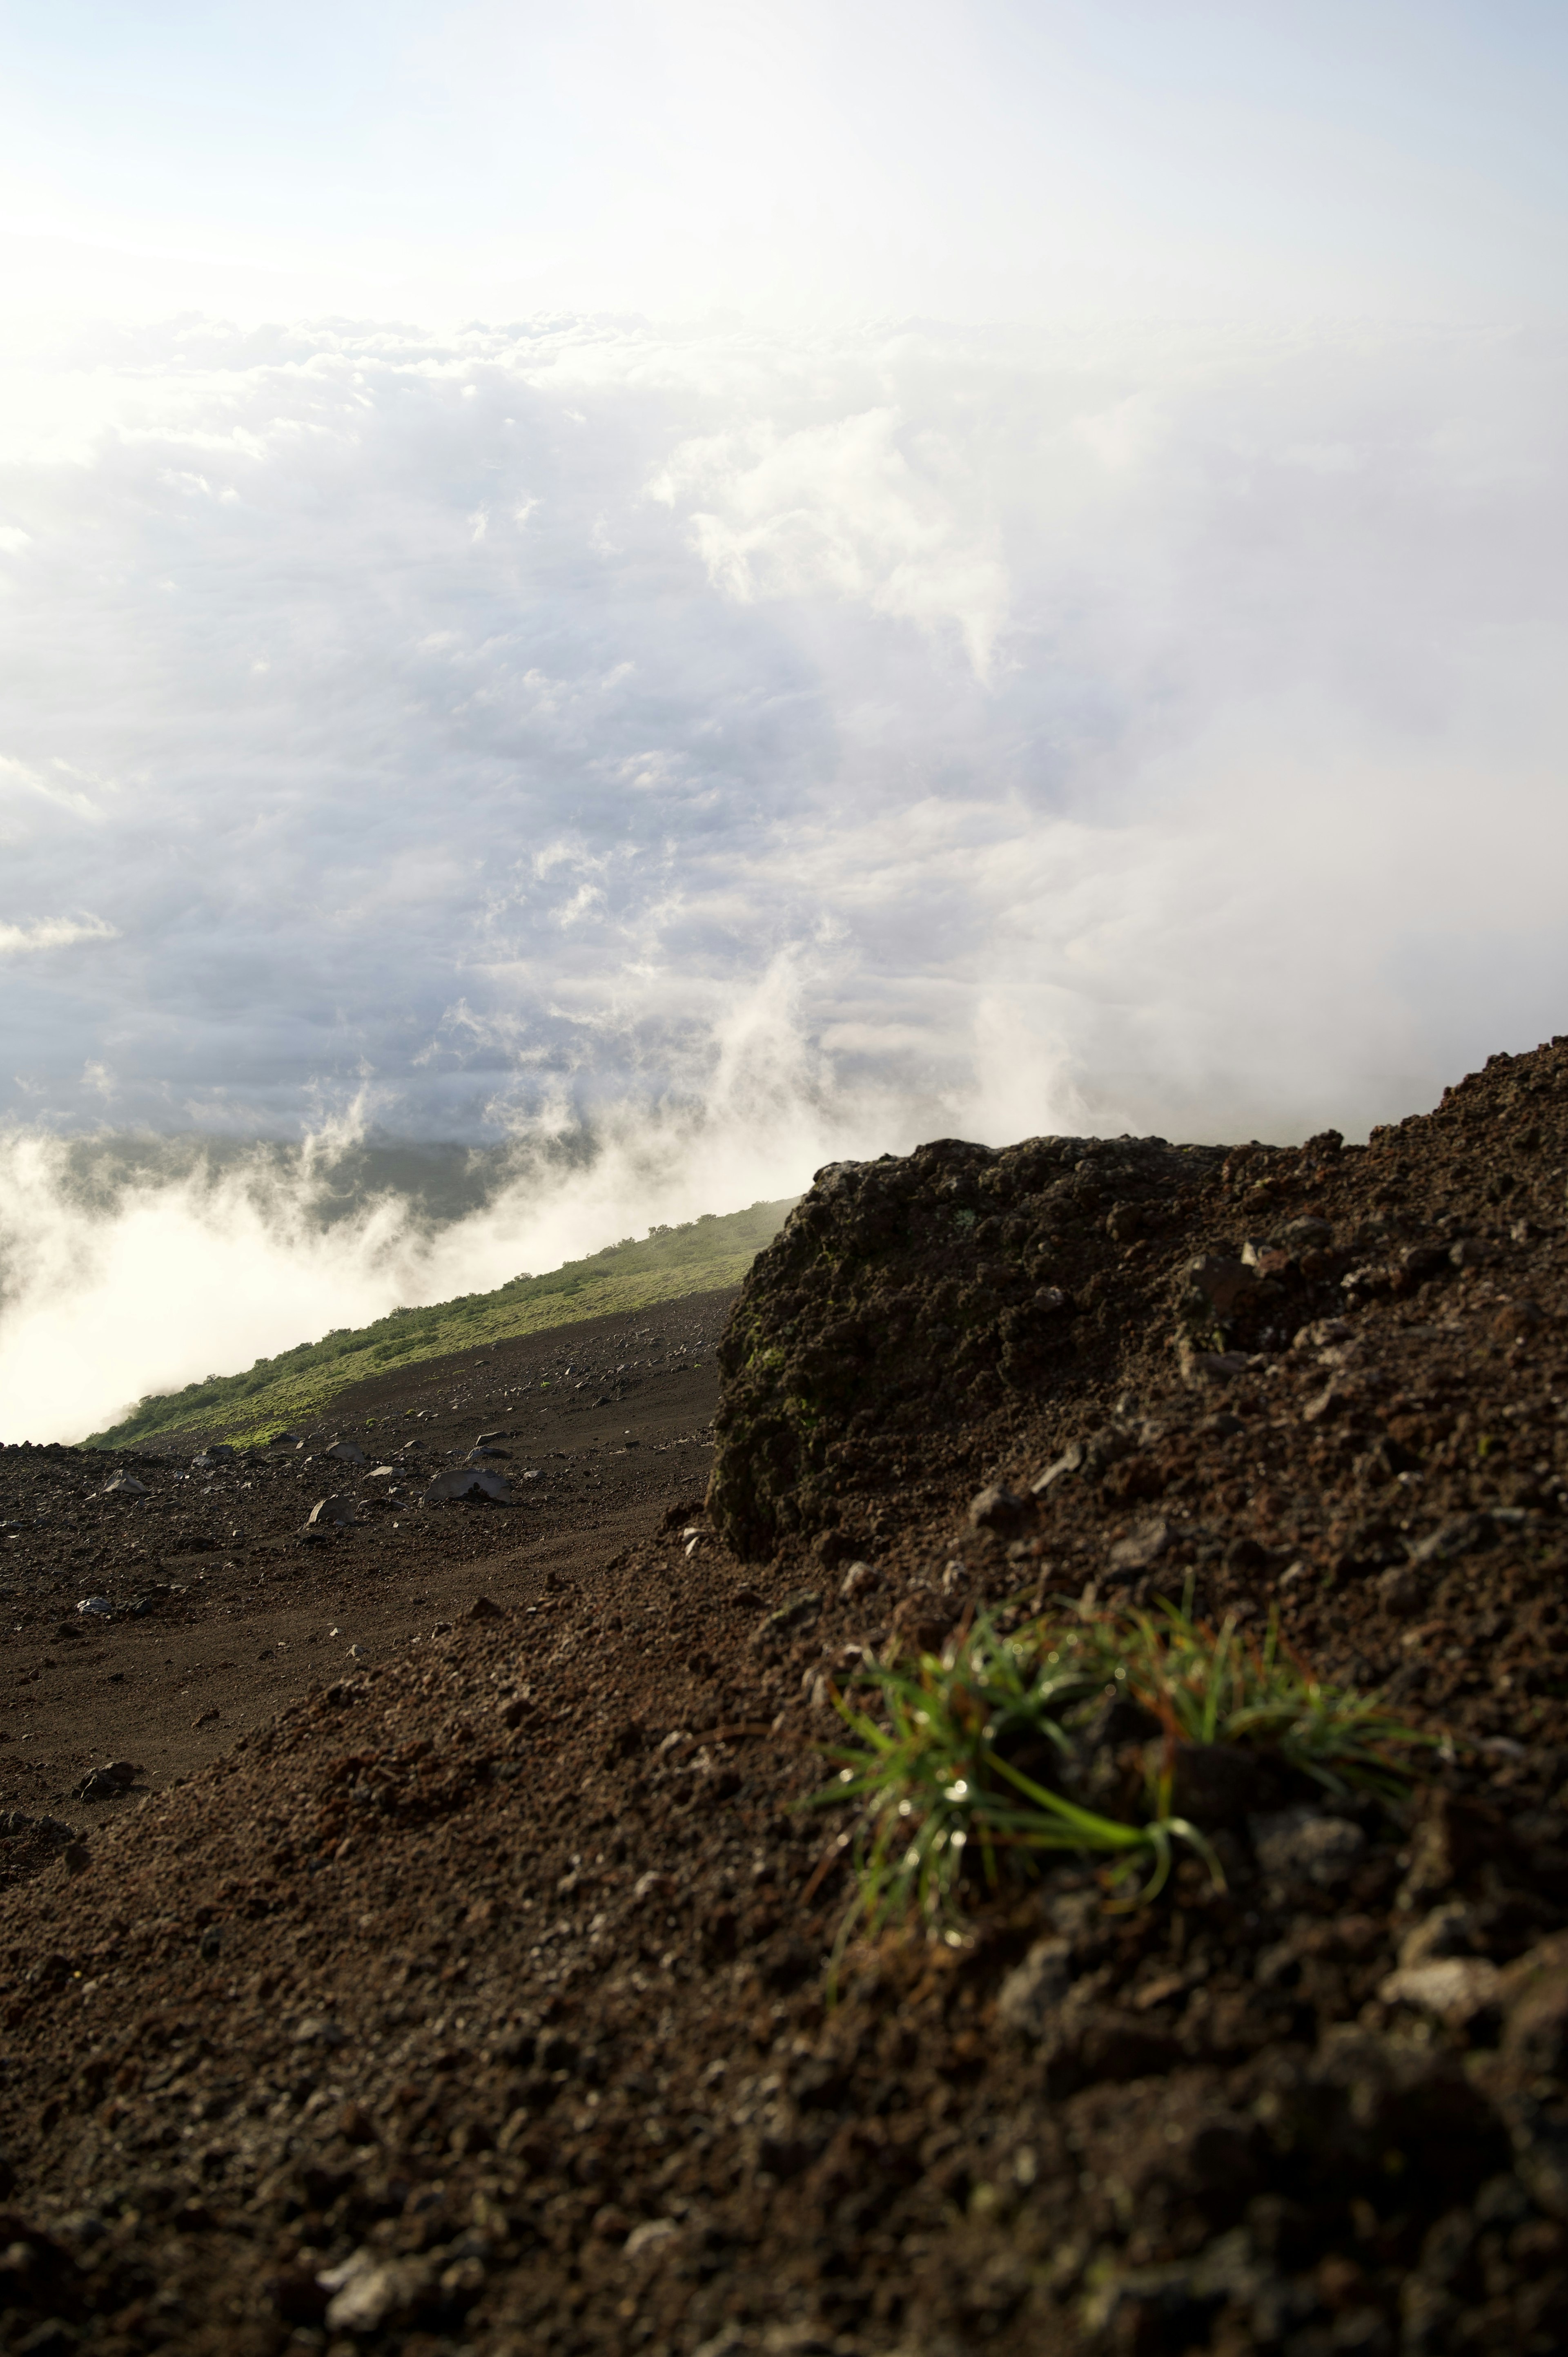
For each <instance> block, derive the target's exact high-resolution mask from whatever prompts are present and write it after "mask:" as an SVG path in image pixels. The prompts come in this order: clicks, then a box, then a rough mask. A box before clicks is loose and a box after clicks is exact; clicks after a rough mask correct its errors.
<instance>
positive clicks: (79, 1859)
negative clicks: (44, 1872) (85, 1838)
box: [60, 1841, 92, 1874]
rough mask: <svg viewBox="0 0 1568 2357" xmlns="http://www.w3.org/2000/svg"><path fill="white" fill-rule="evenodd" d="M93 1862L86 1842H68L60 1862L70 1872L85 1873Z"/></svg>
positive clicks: (61, 1854) (61, 1853)
mask: <svg viewBox="0 0 1568 2357" xmlns="http://www.w3.org/2000/svg"><path fill="white" fill-rule="evenodd" d="M91 1863H92V1859H91V1855H90V1853H89V1851H88V1847H87V1844H86V1843H85V1842H80V1841H74V1842H68V1843H67V1844H66V1846H65V1847H64V1849H63V1850H62V1851H61V1852H60V1864H61V1865H62V1866H63V1867H64V1868H65V1870H66V1872H67V1873H68V1874H83V1873H85V1872H86V1870H87V1868H88V1867H90V1866H91Z"/></svg>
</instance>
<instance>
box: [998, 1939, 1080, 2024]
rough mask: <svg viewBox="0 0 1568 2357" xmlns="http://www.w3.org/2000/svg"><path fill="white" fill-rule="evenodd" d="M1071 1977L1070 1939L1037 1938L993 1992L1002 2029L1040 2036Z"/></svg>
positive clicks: (1066, 1991)
mask: <svg viewBox="0 0 1568 2357" xmlns="http://www.w3.org/2000/svg"><path fill="white" fill-rule="evenodd" d="M1071 1981H1072V1943H1071V1941H1070V1940H1062V1939H1054V1938H1053V1939H1045V1940H1036V1942H1035V1944H1034V1946H1033V1947H1032V1948H1031V1949H1030V1950H1029V1953H1028V1954H1027V1955H1026V1957H1025V1959H1024V1961H1023V1963H1022V1964H1015V1965H1014V1967H1013V1969H1012V1971H1011V1972H1010V1973H1009V1974H1008V1975H1007V1976H1006V1978H1005V1979H1004V1982H1003V1984H1002V1986H1001V1988H1000V1989H999V1990H998V1991H997V1993H996V2018H997V2020H998V2021H999V2022H1000V2023H1001V2024H1002V2027H1003V2028H1004V2029H1012V2030H1015V2031H1018V2032H1020V2033H1021V2034H1022V2035H1023V2036H1025V2037H1026V2038H1043V2037H1044V2036H1045V2034H1046V2030H1047V2027H1048V2022H1049V2017H1050V2015H1051V2014H1052V2012H1053V2011H1054V2010H1055V2008H1056V2007H1058V2005H1059V2004H1060V2003H1061V2001H1062V1999H1063V1997H1064V1996H1066V1995H1067V1993H1068V1989H1069V1986H1070V1984H1071Z"/></svg>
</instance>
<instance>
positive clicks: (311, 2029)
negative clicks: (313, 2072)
mask: <svg viewBox="0 0 1568 2357" xmlns="http://www.w3.org/2000/svg"><path fill="white" fill-rule="evenodd" d="M294 2042H295V2045H296V2046H326V2047H335V2046H342V2045H345V2044H346V2043H347V2040H345V2038H344V2035H343V2032H342V2031H341V2029H339V2028H338V2024H337V2023H336V2022H335V2021H334V2020H333V2018H332V2017H331V2015H330V2014H327V2013H306V2014H302V2015H301V2016H300V2018H299V2019H298V2020H297V2021H296V2022H295V2025H294Z"/></svg>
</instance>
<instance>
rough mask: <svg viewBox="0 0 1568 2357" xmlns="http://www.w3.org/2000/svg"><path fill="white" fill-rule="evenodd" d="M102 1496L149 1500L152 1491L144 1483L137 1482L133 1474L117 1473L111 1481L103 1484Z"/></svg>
mask: <svg viewBox="0 0 1568 2357" xmlns="http://www.w3.org/2000/svg"><path fill="white" fill-rule="evenodd" d="M103 1495H104V1496H105V1497H106V1498H114V1497H120V1498H150V1497H151V1495H152V1491H150V1490H149V1489H148V1487H147V1485H146V1483H145V1481H138V1480H137V1479H136V1477H135V1475H134V1473H117V1474H116V1475H115V1476H114V1479H113V1481H105V1483H104V1484H103Z"/></svg>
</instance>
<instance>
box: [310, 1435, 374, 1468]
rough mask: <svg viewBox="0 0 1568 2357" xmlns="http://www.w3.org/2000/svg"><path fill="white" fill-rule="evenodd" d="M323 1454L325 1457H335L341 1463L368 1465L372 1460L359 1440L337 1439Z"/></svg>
mask: <svg viewBox="0 0 1568 2357" xmlns="http://www.w3.org/2000/svg"><path fill="white" fill-rule="evenodd" d="M321 1454H322V1455H323V1457H335V1458H337V1459H338V1463H339V1464H340V1465H368V1464H369V1463H370V1461H371V1460H370V1458H368V1457H367V1456H366V1455H365V1452H364V1450H363V1449H362V1448H360V1444H359V1442H358V1441H357V1440H335V1441H334V1442H333V1443H332V1446H331V1448H324V1449H323V1450H322V1452H321Z"/></svg>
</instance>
